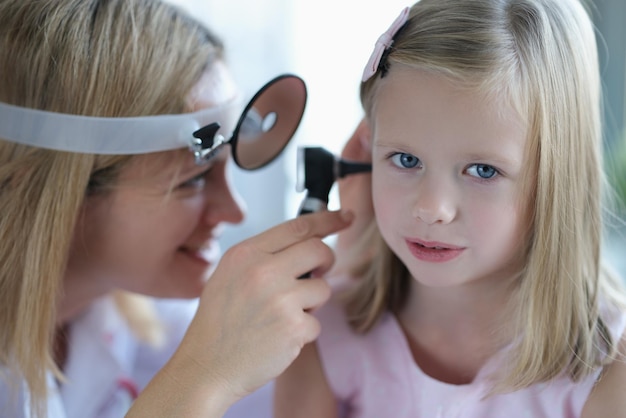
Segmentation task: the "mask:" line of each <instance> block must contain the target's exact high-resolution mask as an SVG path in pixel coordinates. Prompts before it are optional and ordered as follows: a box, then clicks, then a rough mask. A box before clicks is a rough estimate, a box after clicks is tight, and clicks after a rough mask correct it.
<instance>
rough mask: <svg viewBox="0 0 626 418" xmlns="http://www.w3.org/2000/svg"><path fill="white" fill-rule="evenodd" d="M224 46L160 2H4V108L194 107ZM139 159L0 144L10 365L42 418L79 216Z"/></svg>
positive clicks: (0, 341) (5, 343)
mask: <svg viewBox="0 0 626 418" xmlns="http://www.w3.org/2000/svg"><path fill="white" fill-rule="evenodd" d="M222 51H223V48H222V44H221V42H220V41H219V40H218V39H217V38H216V37H215V36H214V35H213V34H212V33H211V32H209V31H208V30H207V29H206V28H205V27H203V26H202V25H201V24H199V23H198V22H196V21H195V20H192V19H191V18H189V17H188V16H187V15H185V14H184V13H181V12H180V11H179V10H177V9H176V8H174V7H172V6H169V5H166V4H164V3H161V2H160V1H157V0H154V1H153V0H107V1H104V0H44V1H23V0H1V1H0V101H3V102H5V103H10V104H14V105H19V106H25V107H30V108H36V109H43V110H48V111H56V112H63V113H71V114H80V115H93V116H137V115H150V114H163V113H180V112H186V111H190V110H191V109H189V108H188V106H187V105H186V102H187V98H188V97H187V96H188V93H189V92H190V91H191V89H192V87H193V86H194V84H196V83H197V81H198V80H199V79H200V77H201V75H202V73H203V72H204V71H205V70H207V69H208V68H209V67H210V66H211V65H212V64H213V62H215V61H216V60H220V59H222V58H223V56H222V54H223V52H222ZM85 140H89V138H85ZM132 158H133V157H129V156H101V155H89V154H77V153H66V152H57V151H50V150H45V149H38V148H32V147H27V146H23V145H17V144H13V143H10V142H7V141H4V140H2V139H1V138H0V213H1V214H2V215H1V217H0V266H2V267H1V269H0V364H2V366H4V367H7V368H9V371H10V372H11V373H13V374H16V375H18V376H19V377H20V378H23V379H24V380H25V382H26V384H27V386H28V388H29V391H30V397H31V408H32V410H33V411H35V413H36V414H38V415H44V414H45V406H44V404H45V399H46V396H47V389H46V371H47V370H53V371H55V372H56V373H57V375H60V373H59V371H58V367H57V366H56V365H55V363H54V359H53V353H52V346H53V338H54V334H55V328H56V326H57V325H58V324H57V323H56V320H57V319H56V314H55V313H56V304H57V302H58V300H59V297H60V292H61V289H62V287H61V284H62V281H63V277H64V273H65V268H66V264H67V261H68V252H69V249H70V243H71V240H72V236H73V231H74V227H75V224H76V222H77V218H78V216H79V214H80V211H81V208H82V206H83V202H84V200H85V199H86V198H88V197H89V196H90V195H92V194H101V193H107V190H109V189H110V186H111V185H112V184H113V183H114V181H115V179H116V175H117V173H118V172H119V170H120V168H121V167H122V166H124V165H125V164H127V163H128V162H129V161H130V160H131V159H132ZM122 299H123V298H122Z"/></svg>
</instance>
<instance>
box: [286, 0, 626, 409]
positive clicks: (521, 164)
mask: <svg viewBox="0 0 626 418" xmlns="http://www.w3.org/2000/svg"><path fill="white" fill-rule="evenodd" d="M361 99H362V103H363V106H364V108H365V112H366V117H367V121H368V123H369V127H370V129H371V148H372V163H373V172H372V198H373V204H374V212H375V220H376V226H375V227H373V228H372V230H371V231H370V232H371V234H370V235H367V236H365V237H364V238H365V239H364V243H365V244H364V246H363V247H362V248H363V249H366V250H367V251H371V250H372V248H371V245H372V244H371V243H372V242H376V244H375V245H377V246H376V247H375V248H374V251H373V252H372V253H373V254H374V256H373V257H371V260H369V262H368V263H367V264H365V265H357V264H355V269H354V275H356V276H359V277H358V280H352V282H351V283H352V285H350V287H349V288H348V289H347V290H345V291H344V292H341V293H339V294H338V297H336V298H335V300H334V301H333V303H331V304H328V305H326V306H325V307H323V308H322V309H321V310H320V311H319V312H318V313H317V315H318V317H319V318H320V321H321V323H322V334H321V335H320V337H319V338H318V340H317V343H316V344H310V345H308V346H307V347H305V349H304V350H303V351H302V352H301V354H300V357H299V358H298V359H297V360H296V362H294V363H293V364H292V366H291V367H290V368H289V369H287V371H286V372H285V373H284V374H283V375H282V376H281V377H280V378H279V381H278V383H277V387H276V391H277V392H276V406H275V410H276V416H277V417H289V418H294V417H317V418H319V417H324V418H330V417H338V416H345V417H372V418H373V417H375V418H381V417H394V418H402V417H412V418H416V417H428V418H434V417H480V418H496V417H505V416H506V417H508V418H522V417H581V416H582V417H588V418H590V417H608V416H610V417H616V416H625V415H624V414H626V412H624V411H626V408H625V407H626V401H625V399H626V398H625V397H624V393H625V392H623V391H624V389H626V367H625V366H624V364H623V362H622V361H621V359H623V356H622V354H621V353H623V350H624V344H623V343H622V342H621V341H622V340H623V337H622V335H623V333H624V327H625V324H626V314H625V313H624V305H623V298H624V297H623V296H624V293H623V292H622V290H620V287H619V286H618V282H617V281H616V280H615V279H613V278H611V277H610V275H609V274H608V273H607V272H606V271H604V270H603V269H602V268H601V267H600V246H601V234H600V231H601V229H602V220H601V205H600V200H601V190H600V189H601V184H602V161H601V154H600V153H601V142H600V141H601V134H600V105H599V104H600V82H599V75H598V62H597V57H596V44H595V39H594V30H593V27H592V24H591V22H590V20H589V18H588V16H587V14H586V12H585V10H584V8H583V6H582V5H581V4H580V3H579V2H578V1H577V0H514V1H513V0H474V1H468V0H423V1H420V2H419V3H416V4H415V5H414V6H413V7H412V8H411V9H410V10H409V9H408V8H407V9H406V10H404V11H403V12H402V14H401V15H400V16H399V17H398V19H397V20H396V21H395V22H394V23H393V24H392V26H391V28H390V29H389V30H388V31H387V32H386V33H385V34H383V36H381V37H380V38H379V41H378V42H377V45H376V48H375V51H374V53H373V54H372V57H371V59H370V61H369V63H368V65H367V67H366V68H365V71H364V74H363V83H362V85H361ZM357 252H358V251H357ZM360 256H361V258H362V257H363V254H361V255H360ZM616 359H620V360H616Z"/></svg>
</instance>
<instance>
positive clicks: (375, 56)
mask: <svg viewBox="0 0 626 418" xmlns="http://www.w3.org/2000/svg"><path fill="white" fill-rule="evenodd" d="M408 18H409V8H408V7H405V8H404V9H403V10H402V12H400V16H398V17H397V18H396V20H394V21H393V23H392V24H391V26H390V27H389V29H387V31H386V32H385V33H383V34H382V35H380V37H379V38H378V40H377V41H376V45H375V46H374V51H372V55H370V59H369V60H368V61H367V64H366V65H365V69H363V77H362V78H361V81H363V82H365V81H367V80H368V79H369V78H370V77H371V76H373V75H374V74H376V71H378V66H379V65H380V60H381V58H382V57H383V54H384V53H385V50H386V49H387V48H389V47H390V46H391V44H393V37H394V36H396V33H398V31H399V30H400V28H401V27H402V26H404V24H405V23H406V21H407V19H408Z"/></svg>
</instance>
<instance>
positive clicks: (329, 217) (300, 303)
mask: <svg viewBox="0 0 626 418" xmlns="http://www.w3.org/2000/svg"><path fill="white" fill-rule="evenodd" d="M351 220H352V215H351V214H350V213H345V211H343V212H342V213H339V212H327V211H324V212H320V213H314V214H309V215H305V216H301V217H298V218H296V219H292V220H290V221H287V222H285V223H283V224H281V225H278V226H276V227H274V228H272V229H270V230H268V231H266V232H264V233H262V234H259V235H257V236H255V237H252V238H250V239H248V240H246V241H244V242H242V243H240V244H238V245H236V246H233V247H232V248H231V249H229V250H228V251H227V252H226V253H225V254H224V256H223V257H222V259H221V261H220V263H219V265H218V266H217V268H216V270H215V272H214V273H213V275H212V277H211V278H210V279H209V281H208V283H207V284H206V286H205V289H204V290H203V293H202V295H201V297H200V304H199V308H198V312H197V313H196V315H195V317H194V320H193V321H192V323H191V325H190V327H189V329H188V331H187V333H186V335H185V338H184V339H183V342H182V343H181V345H180V347H179V349H178V350H177V352H176V354H175V355H174V356H173V358H172V359H171V360H170V361H169V362H168V364H167V365H166V366H165V367H164V369H163V370H162V371H161V372H160V373H159V375H157V377H156V378H155V379H154V380H153V381H152V382H151V383H150V385H149V386H148V387H147V388H146V390H145V391H144V393H142V396H140V397H139V399H137V401H136V402H135V405H133V409H132V410H131V413H130V414H129V416H148V415H147V413H151V414H153V415H151V416H153V417H158V416H174V415H176V416H183V415H185V416H215V417H217V416H221V415H222V414H223V413H224V412H225V411H226V409H228V407H229V406H230V405H231V404H232V403H234V402H235V401H237V400H238V399H240V398H241V397H243V396H245V395H247V394H249V393H251V392H253V391H254V390H256V389H257V388H259V387H261V386H262V385H264V384H265V383H267V382H268V381H270V380H271V379H273V378H275V377H276V376H278V375H279V374H280V373H282V372H283V371H284V370H285V369H286V368H287V366H289V364H291V362H292V361H293V360H294V359H295V358H296V357H297V356H298V354H299V353H300V350H301V349H302V347H303V346H304V345H305V344H306V343H308V342H310V341H312V340H314V339H315V338H316V337H317V335H318V334H319V332H320V326H319V322H318V321H317V319H316V318H314V317H313V316H312V315H311V314H310V311H311V310H314V309H316V308H317V307H319V306H320V305H322V304H323V303H324V302H326V300H327V299H328V298H329V296H330V288H329V286H328V284H327V283H326V282H325V281H324V280H322V279H315V278H313V279H307V280H298V279H297V277H299V276H301V275H302V274H303V273H306V272H309V271H313V272H314V276H317V275H321V274H323V273H324V272H325V271H327V270H328V269H329V268H330V266H331V265H332V264H333V262H334V255H333V252H332V251H331V249H330V248H328V246H327V245H326V244H324V243H323V242H322V238H323V237H325V236H327V235H329V234H332V233H335V232H337V231H339V230H341V229H343V228H345V227H347V226H348V225H349V224H350V222H351ZM142 398H143V399H142ZM145 408H150V410H148V409H145ZM154 414H156V415H154Z"/></svg>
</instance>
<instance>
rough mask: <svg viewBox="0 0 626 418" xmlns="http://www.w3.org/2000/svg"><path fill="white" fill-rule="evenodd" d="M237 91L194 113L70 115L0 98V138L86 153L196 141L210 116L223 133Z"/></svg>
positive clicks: (236, 108) (233, 114)
mask: <svg viewBox="0 0 626 418" xmlns="http://www.w3.org/2000/svg"><path fill="white" fill-rule="evenodd" d="M240 105H241V100H240V97H235V98H233V99H231V100H229V101H228V102H226V103H224V104H222V105H220V106H216V107H209V108H206V109H203V110H200V111H197V112H193V113H181V114H175V115H158V116H140V117H120V118H117V117H113V118H106V117H95V116H81V115H70V114H64V113H56V112H48V111H43V110H36V109H30V108H25V107H19V106H13V105H10V104H6V103H2V102H0V139H5V140H7V141H10V142H17V143H19V144H24V145H31V146H34V147H40V148H48V149H53V150H57V151H69V152H78V153H88V154H144V153H149V152H157V151H167V150H172V149H177V148H183V147H190V148H191V149H192V150H193V149H194V146H195V145H196V144H197V141H198V140H197V139H196V138H194V137H193V133H194V132H195V131H196V130H198V129H199V128H201V127H203V126H206V125H208V124H210V123H213V122H218V123H219V124H220V126H221V127H220V129H219V131H218V132H219V133H221V134H222V135H223V136H226V137H227V138H228V137H229V136H230V134H231V133H232V131H233V129H234V127H235V124H236V123H237V117H238V116H239V112H240V111H241V110H240Z"/></svg>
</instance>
